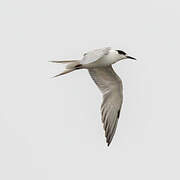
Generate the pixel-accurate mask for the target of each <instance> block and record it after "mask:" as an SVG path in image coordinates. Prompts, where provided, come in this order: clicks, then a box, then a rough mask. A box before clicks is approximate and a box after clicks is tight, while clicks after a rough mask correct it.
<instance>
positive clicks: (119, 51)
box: [116, 50, 126, 55]
mask: <svg viewBox="0 0 180 180" xmlns="http://www.w3.org/2000/svg"><path fill="white" fill-rule="evenodd" d="M116 51H117V52H118V54H121V55H126V53H125V52H124V51H121V50H116Z"/></svg>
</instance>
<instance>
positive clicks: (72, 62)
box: [50, 60, 81, 78]
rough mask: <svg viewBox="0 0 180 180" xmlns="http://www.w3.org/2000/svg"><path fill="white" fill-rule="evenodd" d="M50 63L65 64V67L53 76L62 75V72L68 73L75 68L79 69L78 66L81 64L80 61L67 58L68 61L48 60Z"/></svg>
mask: <svg viewBox="0 0 180 180" xmlns="http://www.w3.org/2000/svg"><path fill="white" fill-rule="evenodd" d="M50 62H52V63H63V64H67V65H66V69H65V70H64V71H63V72H62V73H60V74H57V75H56V76H54V78H55V77H58V76H61V75H64V74H67V73H70V72H72V71H74V70H76V69H79V66H81V64H80V61H78V60H68V61H50Z"/></svg>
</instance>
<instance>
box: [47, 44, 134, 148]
mask: <svg viewBox="0 0 180 180" xmlns="http://www.w3.org/2000/svg"><path fill="white" fill-rule="evenodd" d="M123 59H133V60H136V59H135V58H133V57H131V56H128V55H127V54H126V53H125V52H124V51H121V50H112V49H111V48H110V47H106V48H102V49H95V50H92V51H88V52H87V53H84V55H83V57H82V59H81V60H66V61H51V62H53V63H64V64H66V68H65V70H64V71H63V72H62V73H60V74H58V75H56V76H54V77H58V76H61V75H64V74H67V73H70V72H72V71H75V70H79V69H87V70H88V71H89V74H90V76H91V78H92V79H93V80H94V82H95V83H96V85H97V86H98V88H99V89H100V91H101V93H102V95H103V101H102V105H101V117H102V122H103V128H104V130H105V136H106V142H107V145H108V146H109V145H110V143H111V141H112V139H113V136H114V134H115V131H116V127H117V123H118V119H119V115H120V111H121V106H122V101H123V86H122V80H121V79H120V78H119V76H118V75H117V74H116V73H115V72H114V70H113V68H112V64H114V63H116V62H118V61H120V60H123Z"/></svg>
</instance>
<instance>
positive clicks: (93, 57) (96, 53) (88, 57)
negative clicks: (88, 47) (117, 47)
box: [81, 47, 111, 64]
mask: <svg viewBox="0 0 180 180" xmlns="http://www.w3.org/2000/svg"><path fill="white" fill-rule="evenodd" d="M110 49H111V48H110V47H106V48H102V49H95V50H93V51H89V52H87V53H85V54H84V56H83V59H82V60H81V64H89V63H92V62H95V61H97V60H98V59H100V58H102V57H103V56H104V55H107V54H108V53H109V50H110Z"/></svg>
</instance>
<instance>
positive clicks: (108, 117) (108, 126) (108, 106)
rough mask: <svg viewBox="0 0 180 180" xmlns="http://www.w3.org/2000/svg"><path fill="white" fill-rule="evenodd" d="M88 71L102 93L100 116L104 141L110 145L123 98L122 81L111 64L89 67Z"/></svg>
mask: <svg viewBox="0 0 180 180" xmlns="http://www.w3.org/2000/svg"><path fill="white" fill-rule="evenodd" d="M89 73H90V75H91V77H92V79H93V80H94V82H95V83H96V85H97V86H98V88H99V89H100V91H101V92H102V94H103V102H102V105H101V116H102V122H103V127H104V130H105V136H106V142H107V144H108V146H109V145H110V143H111V141H112V139H113V136H114V134H115V131H116V127H117V123H118V119H119V115H120V110H121V106H122V100H123V87H122V81H121V79H120V78H119V76H118V75H117V74H116V73H115V72H114V70H113V68H112V66H107V67H101V68H91V69H89Z"/></svg>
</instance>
